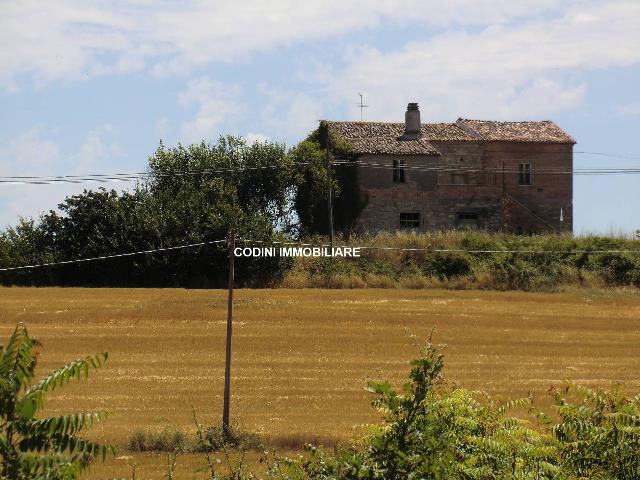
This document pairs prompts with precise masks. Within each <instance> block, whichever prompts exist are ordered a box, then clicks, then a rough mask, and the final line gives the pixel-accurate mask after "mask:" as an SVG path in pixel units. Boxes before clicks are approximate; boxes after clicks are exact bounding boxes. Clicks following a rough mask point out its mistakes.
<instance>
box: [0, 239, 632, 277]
mask: <svg viewBox="0 0 640 480" xmlns="http://www.w3.org/2000/svg"><path fill="white" fill-rule="evenodd" d="M238 241H239V242H242V243H256V244H268V245H274V246H276V245H291V246H297V247H310V248H314V247H315V248H344V247H349V248H358V249H360V250H382V251H396V252H427V253H469V254H500V253H503V254H505V253H508V254H526V255H538V254H541V255H548V254H550V255H580V254H603V253H618V254H619V253H636V254H640V249H638V250H632V249H596V250H587V249H575V250H514V249H508V250H499V249H463V248H428V247H386V246H375V245H334V246H333V247H332V246H331V244H317V243H303V242H278V241H265V240H253V239H244V238H241V239H238ZM226 242H227V240H226V239H225V240H213V241H207V242H199V243H189V244H185V245H176V246H173V247H164V248H155V249H150V250H140V251H137V252H127V253H118V254H113V255H103V256H99V257H90V258H78V259H73V260H62V261H59V262H48V263H38V264H32V265H22V266H18V267H6V268H0V272H7V271H15V270H31V269H36V268H42V267H53V266H58V265H69V264H73V263H84V262H93V261H99V260H110V259H113V258H122V257H130V256H133V255H144V254H149V253H157V252H166V251H170V250H183V249H187V248H193V247H201V246H205V245H214V244H220V243H226Z"/></svg>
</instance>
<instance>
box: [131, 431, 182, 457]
mask: <svg viewBox="0 0 640 480" xmlns="http://www.w3.org/2000/svg"><path fill="white" fill-rule="evenodd" d="M127 450H129V451H131V452H169V453H176V454H178V453H185V452H189V451H191V450H192V447H191V445H190V442H189V438H188V436H187V435H186V434H185V433H184V432H181V431H180V430H175V429H169V428H165V429H164V430H162V431H160V432H150V431H143V430H136V431H135V432H133V434H132V435H131V437H130V438H129V441H128V443H127Z"/></svg>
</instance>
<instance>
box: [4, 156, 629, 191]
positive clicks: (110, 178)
mask: <svg viewBox="0 0 640 480" xmlns="http://www.w3.org/2000/svg"><path fill="white" fill-rule="evenodd" d="M573 153H577V154H585V155H599V156H606V157H610V158H624V159H640V156H634V155H625V154H615V153H607V152H589V151H582V150H580V151H575V152H573ZM542 155H547V154H545V153H542ZM548 155H557V153H555V152H549V154H548ZM557 158H558V159H564V157H560V156H558V157H557ZM548 159H549V158H548V157H547V160H548ZM336 160H337V161H336V162H332V165H336V166H344V165H350V166H353V165H359V166H363V167H367V168H382V169H392V168H393V167H392V166H391V165H387V164H383V163H377V162H365V161H361V160H352V159H347V158H344V157H336ZM503 160H517V161H522V159H521V158H504V159H503ZM310 164H311V162H309V161H305V162H292V163H290V164H289V165H288V166H307V165H310ZM276 168H283V166H282V165H259V166H244V167H235V168H232V167H229V168H216V169H203V170H191V171H169V172H150V171H145V172H119V173H106V174H99V173H96V174H94V173H91V174H84V175H32V176H29V175H18V176H3V177H0V185H53V184H82V183H109V182H131V181H135V180H142V179H150V178H173V177H190V176H206V175H211V174H219V173H241V172H245V171H254V170H268V169H276ZM404 168H405V170H415V171H436V172H482V171H485V172H500V173H502V172H503V170H502V169H501V168H499V167H486V168H478V167H476V168H473V167H453V166H441V165H439V166H432V167H429V166H411V165H405V166H404ZM532 171H534V172H537V173H550V174H562V175H613V174H626V175H631V174H638V173H640V167H638V168H627V167H616V168H614V167H606V168H574V169H563V168H554V167H540V168H534V169H533V170H532ZM504 173H518V171H517V170H515V169H512V168H509V169H506V170H504Z"/></svg>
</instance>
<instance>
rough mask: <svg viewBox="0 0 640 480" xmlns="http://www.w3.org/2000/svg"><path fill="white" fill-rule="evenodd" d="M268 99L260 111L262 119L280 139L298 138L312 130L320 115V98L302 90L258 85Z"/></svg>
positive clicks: (321, 107)
mask: <svg viewBox="0 0 640 480" xmlns="http://www.w3.org/2000/svg"><path fill="white" fill-rule="evenodd" d="M260 90H261V93H262V94H263V95H264V96H265V98H267V99H268V101H267V104H266V106H265V107H264V109H263V111H262V121H263V123H264V125H265V126H267V127H269V128H270V129H271V131H273V132H274V136H275V137H276V138H277V139H279V140H280V141H284V140H290V139H296V140H297V139H299V138H300V137H302V136H304V135H306V134H307V133H309V132H310V131H311V130H313V129H314V128H315V127H316V126H317V124H318V120H319V119H320V118H321V117H322V112H323V105H322V103H320V100H318V99H316V98H314V97H313V96H311V95H308V94H306V93H302V92H290V91H285V90H282V89H278V88H274V89H269V88H268V87H266V86H264V85H263V86H261V87H260Z"/></svg>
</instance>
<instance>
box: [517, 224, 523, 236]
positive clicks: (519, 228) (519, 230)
mask: <svg viewBox="0 0 640 480" xmlns="http://www.w3.org/2000/svg"><path fill="white" fill-rule="evenodd" d="M516 233H517V234H518V235H522V227H520V226H518V228H516Z"/></svg>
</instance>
